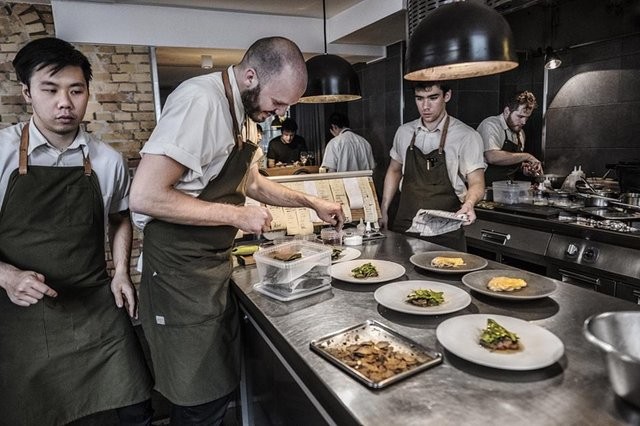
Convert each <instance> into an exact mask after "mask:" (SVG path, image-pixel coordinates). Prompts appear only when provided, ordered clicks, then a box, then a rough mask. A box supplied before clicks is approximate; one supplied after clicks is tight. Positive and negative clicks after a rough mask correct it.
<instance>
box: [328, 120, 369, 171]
mask: <svg viewBox="0 0 640 426" xmlns="http://www.w3.org/2000/svg"><path fill="white" fill-rule="evenodd" d="M322 167H327V168H329V169H335V170H336V171H338V172H351V171H356V170H373V169H374V168H375V167H376V162H375V160H374V159H373V153H372V152H371V145H370V144H369V142H367V140H366V139H365V138H363V137H362V136H360V135H358V134H356V133H354V132H353V131H351V129H343V130H342V131H341V132H340V134H339V135H338V136H336V137H334V138H333V139H331V140H330V141H329V143H327V146H326V148H325V151H324V155H323V157H322Z"/></svg>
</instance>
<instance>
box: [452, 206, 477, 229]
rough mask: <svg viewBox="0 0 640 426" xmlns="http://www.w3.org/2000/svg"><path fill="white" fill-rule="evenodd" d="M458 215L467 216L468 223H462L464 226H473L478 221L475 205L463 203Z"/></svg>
mask: <svg viewBox="0 0 640 426" xmlns="http://www.w3.org/2000/svg"><path fill="white" fill-rule="evenodd" d="M456 214H457V215H458V214H466V215H467V221H466V222H463V223H462V224H463V225H464V226H467V225H471V224H472V223H473V222H475V221H476V211H475V209H474V208H473V204H471V203H463V204H462V206H460V210H458V211H457V212H456Z"/></svg>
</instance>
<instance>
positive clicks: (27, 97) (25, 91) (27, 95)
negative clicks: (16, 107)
mask: <svg viewBox="0 0 640 426" xmlns="http://www.w3.org/2000/svg"><path fill="white" fill-rule="evenodd" d="M20 84H22V97H23V98H24V100H25V102H27V103H28V104H30V103H31V92H30V91H29V86H27V85H26V84H24V83H20Z"/></svg>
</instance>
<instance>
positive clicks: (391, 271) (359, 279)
mask: <svg viewBox="0 0 640 426" xmlns="http://www.w3.org/2000/svg"><path fill="white" fill-rule="evenodd" d="M405 272H406V270H405V269H404V266H402V265H400V264H398V263H395V262H389V261H388V260H378V259H358V260H349V261H346V262H339V263H335V264H333V265H331V269H330V270H329V273H330V274H331V276H332V277H333V278H336V279H338V280H340V281H346V282H349V283H356V284H374V283H383V282H386V281H392V280H395V279H397V278H400V277H401V276H403V275H404V273H405Z"/></svg>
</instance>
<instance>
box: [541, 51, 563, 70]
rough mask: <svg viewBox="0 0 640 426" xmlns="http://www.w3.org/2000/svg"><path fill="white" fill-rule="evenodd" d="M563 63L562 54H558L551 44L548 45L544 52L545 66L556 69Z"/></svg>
mask: <svg viewBox="0 0 640 426" xmlns="http://www.w3.org/2000/svg"><path fill="white" fill-rule="evenodd" d="M561 64H562V59H560V56H558V54H557V53H556V52H555V50H553V48H552V47H551V46H547V49H546V50H545V53H544V67H545V68H546V69H548V70H555V69H556V68H558V67H559V66H560V65H561Z"/></svg>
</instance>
